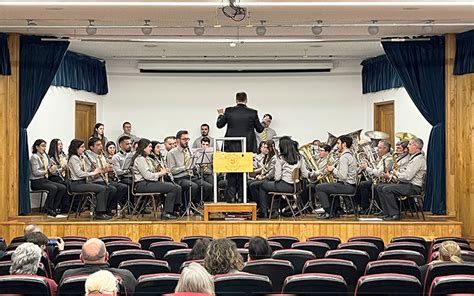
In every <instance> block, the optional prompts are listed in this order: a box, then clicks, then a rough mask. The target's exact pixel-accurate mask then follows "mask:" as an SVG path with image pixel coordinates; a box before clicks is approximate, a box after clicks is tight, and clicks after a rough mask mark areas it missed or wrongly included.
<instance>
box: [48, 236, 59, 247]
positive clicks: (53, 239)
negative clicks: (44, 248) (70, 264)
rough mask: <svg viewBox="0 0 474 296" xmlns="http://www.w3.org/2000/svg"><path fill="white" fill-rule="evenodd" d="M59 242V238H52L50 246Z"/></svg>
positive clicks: (49, 241) (49, 242)
mask: <svg viewBox="0 0 474 296" xmlns="http://www.w3.org/2000/svg"><path fill="white" fill-rule="evenodd" d="M57 244H58V239H57V238H51V239H49V240H48V245H50V246H56V245H57Z"/></svg>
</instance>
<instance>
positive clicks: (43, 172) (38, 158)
mask: <svg viewBox="0 0 474 296" xmlns="http://www.w3.org/2000/svg"><path fill="white" fill-rule="evenodd" d="M32 152H33V155H31V158H30V183H31V189H32V190H47V191H48V196H47V198H46V201H45V203H44V212H45V213H46V214H48V216H50V217H56V216H57V215H59V214H61V209H60V207H61V202H62V199H63V197H64V196H65V194H66V186H64V185H63V184H60V183H56V182H53V181H51V180H49V179H48V178H49V175H50V174H53V173H56V172H57V170H58V167H57V166H56V165H55V164H54V163H53V162H52V161H51V160H50V159H49V156H48V154H46V141H45V140H43V139H38V140H36V141H35V142H34V143H33V147H32Z"/></svg>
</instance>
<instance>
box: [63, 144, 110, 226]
mask: <svg viewBox="0 0 474 296" xmlns="http://www.w3.org/2000/svg"><path fill="white" fill-rule="evenodd" d="M84 151H85V147H84V141H83V140H79V139H74V140H72V141H71V144H69V149H68V157H69V159H68V163H67V166H68V169H69V171H70V173H71V176H70V179H71V190H72V191H73V192H94V193H95V194H96V198H97V205H96V209H95V213H94V219H96V220H109V219H112V216H109V215H107V214H106V212H107V200H108V196H109V192H110V190H109V187H108V186H105V185H101V184H98V183H89V182H88V180H87V179H88V178H92V177H96V176H97V175H99V174H100V173H101V169H100V168H98V167H95V168H93V169H90V168H89V169H87V168H86V162H85V160H84Z"/></svg>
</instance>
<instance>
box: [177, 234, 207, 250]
mask: <svg viewBox="0 0 474 296" xmlns="http://www.w3.org/2000/svg"><path fill="white" fill-rule="evenodd" d="M203 238H207V239H208V240H213V238H212V236H207V235H191V236H185V237H183V238H181V242H182V243H185V244H187V245H188V248H190V249H192V248H193V247H194V244H195V243H196V242H197V241H198V240H199V239H203Z"/></svg>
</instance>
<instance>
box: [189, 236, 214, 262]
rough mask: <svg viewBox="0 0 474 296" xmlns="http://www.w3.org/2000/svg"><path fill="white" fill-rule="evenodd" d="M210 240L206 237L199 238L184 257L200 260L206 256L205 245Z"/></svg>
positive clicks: (207, 244)
mask: <svg viewBox="0 0 474 296" xmlns="http://www.w3.org/2000/svg"><path fill="white" fill-rule="evenodd" d="M210 243H211V241H210V240H209V239H207V238H201V239H198V240H197V241H196V243H195V244H194V246H193V249H192V250H191V252H189V254H188V256H187V257H186V259H187V260H201V259H204V257H206V251H207V247H208V246H209V244H210Z"/></svg>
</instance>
